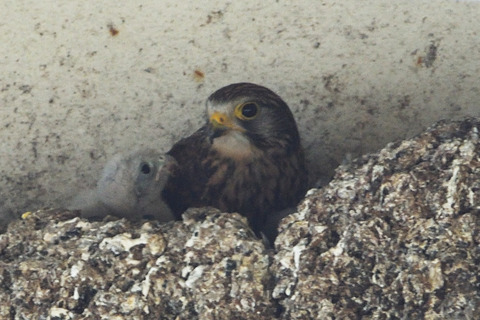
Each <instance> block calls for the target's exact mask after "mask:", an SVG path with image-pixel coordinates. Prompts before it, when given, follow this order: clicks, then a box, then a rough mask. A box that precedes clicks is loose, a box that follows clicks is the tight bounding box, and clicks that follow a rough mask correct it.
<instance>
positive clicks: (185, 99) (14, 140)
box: [0, 0, 480, 218]
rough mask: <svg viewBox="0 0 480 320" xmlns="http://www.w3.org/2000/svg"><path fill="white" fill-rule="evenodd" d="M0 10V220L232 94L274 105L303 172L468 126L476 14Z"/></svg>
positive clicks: (77, 183) (302, 5) (475, 10)
mask: <svg viewBox="0 0 480 320" xmlns="http://www.w3.org/2000/svg"><path fill="white" fill-rule="evenodd" d="M118 3H119V2H118V1H103V2H99V1H94V0H83V1H66V0H63V1H53V0H45V1H32V0H23V1H17V0H3V1H1V2H0V152H1V157H0V170H1V172H0V193H1V198H0V217H3V218H6V217H11V216H14V215H18V214H20V213H22V212H23V211H25V210H32V209H36V208H39V207H45V206H59V205H61V204H62V203H63V201H65V199H67V198H68V197H70V196H71V195H72V194H74V193H76V192H77V191H78V190H79V189H81V188H84V187H86V186H92V185H93V184H94V183H95V180H96V177H98V174H99V171H100V170H101V168H102V166H103V164H104V163H105V161H106V159H107V158H108V157H110V156H111V155H112V154H114V153H116V152H118V151H122V150H127V149H130V148H132V147H134V146H148V147H154V148H159V149H160V150H165V151H166V150H168V149H169V147H170V146H171V145H172V144H173V143H174V142H175V141H177V140H178V139H180V138H181V137H184V136H186V135H188V134H190V133H192V132H193V131H194V130H196V129H197V128H198V127H199V126H200V125H201V124H202V123H203V122H204V119H203V111H204V100H205V99H206V97H207V96H208V95H209V94H210V93H211V92H213V91H214V90H216V89H218V88H220V87H222V86H224V85H226V84H229V83H232V82H239V81H250V82H255V83H259V84H263V85H265V86H267V87H269V88H271V89H273V90H274V91H276V92H277V93H279V94H280V95H281V96H282V97H283V98H284V100H285V101H286V102H287V103H288V104H289V105H290V107H291V109H292V111H293V112H294V115H295V117H296V119H297V121H298V125H299V128H300V132H301V134H302V138H303V142H304V145H305V147H306V149H307V156H308V159H309V163H310V170H311V171H312V173H313V175H314V176H315V177H319V176H321V175H328V174H331V172H332V170H333V169H334V167H335V166H336V165H337V164H338V163H339V162H341V161H342V160H343V159H344V158H345V157H346V155H351V156H357V155H360V154H363V153H367V152H371V151H374V150H376V149H378V148H380V147H382V146H383V145H385V144H386V143H387V142H389V141H393V140H397V139H401V138H404V137H409V136H412V135H414V134H415V133H418V132H419V131H421V130H422V129H423V128H424V127H425V126H428V125H430V124H432V123H433V122H435V121H437V120H439V119H443V118H460V117H463V116H465V115H474V116H479V115H480V107H479V103H478V102H479V98H478V97H479V83H480V81H479V80H480V79H479V78H480V76H479V74H480V38H479V37H480V23H479V17H480V7H479V4H478V3H476V2H454V1H390V2H389V1H378V0H368V1H357V0H346V1H339V0H337V1H330V0H328V1H313V0H299V1H274V0H267V1H261V2H260V1H241V2H240V1H237V2H224V1H215V0H209V1H202V2H201V3H200V2H189V3H187V2H180V1H176V0H175V1H174V0H164V1H157V0H143V1H128V2H126V3H124V4H122V6H120V5H119V4H118Z"/></svg>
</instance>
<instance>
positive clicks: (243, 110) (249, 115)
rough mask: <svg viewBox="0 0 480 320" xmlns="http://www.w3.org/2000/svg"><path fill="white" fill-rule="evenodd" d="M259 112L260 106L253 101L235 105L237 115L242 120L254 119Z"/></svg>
mask: <svg viewBox="0 0 480 320" xmlns="http://www.w3.org/2000/svg"><path fill="white" fill-rule="evenodd" d="M257 114H258V106H257V105H256V104H255V103H253V102H247V103H243V104H239V105H238V106H236V107H235V115H236V116H237V118H239V119H241V120H252V119H253V118H255V117H256V116H257Z"/></svg>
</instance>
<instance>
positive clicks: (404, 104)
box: [398, 95, 410, 110]
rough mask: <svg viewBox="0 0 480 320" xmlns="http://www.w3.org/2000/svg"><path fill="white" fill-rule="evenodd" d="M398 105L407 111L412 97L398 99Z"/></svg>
mask: <svg viewBox="0 0 480 320" xmlns="http://www.w3.org/2000/svg"><path fill="white" fill-rule="evenodd" d="M398 103H399V109H400V110H404V109H406V108H407V107H408V106H410V96H409V95H406V96H403V97H401V98H400V99H398Z"/></svg>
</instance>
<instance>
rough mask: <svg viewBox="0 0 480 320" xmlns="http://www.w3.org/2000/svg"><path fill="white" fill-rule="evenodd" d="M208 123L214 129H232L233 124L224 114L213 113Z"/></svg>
mask: <svg viewBox="0 0 480 320" xmlns="http://www.w3.org/2000/svg"><path fill="white" fill-rule="evenodd" d="M210 122H211V123H212V125H213V126H214V127H228V128H233V126H234V125H233V122H232V120H231V119H230V117H228V116H227V115H226V114H225V113H223V112H218V111H215V112H214V113H213V114H212V115H211V116H210Z"/></svg>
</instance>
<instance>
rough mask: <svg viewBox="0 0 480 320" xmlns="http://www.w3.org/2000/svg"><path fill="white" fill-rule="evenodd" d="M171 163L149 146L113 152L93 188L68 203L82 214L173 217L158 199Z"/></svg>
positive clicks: (170, 159) (131, 217)
mask: <svg viewBox="0 0 480 320" xmlns="http://www.w3.org/2000/svg"><path fill="white" fill-rule="evenodd" d="M174 163H175V160H174V159H173V158H172V157H170V156H167V155H163V154H160V153H159V152H156V151H154V150H151V149H146V150H135V151H133V152H130V153H128V154H117V155H115V156H114V157H113V158H112V159H110V161H108V162H107V164H106V165H105V167H104V169H103V172H102V175H101V177H100V179H99V181H98V183H97V187H96V189H94V190H90V191H87V192H84V193H82V194H80V195H79V196H77V197H76V198H75V199H74V201H73V203H72V204H71V205H70V206H69V207H70V208H72V209H80V210H81V211H82V216H83V217H93V216H97V217H103V216H106V215H108V214H110V215H114V216H118V217H122V218H127V219H130V220H138V219H141V218H151V219H156V220H159V221H162V222H164V221H170V220H174V219H175V218H174V216H173V214H172V212H171V210H170V208H169V207H168V206H167V205H166V204H165V202H164V201H163V199H162V191H163V188H164V187H165V184H166V182H167V180H168V177H169V175H170V170H171V169H172V165H174Z"/></svg>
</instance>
